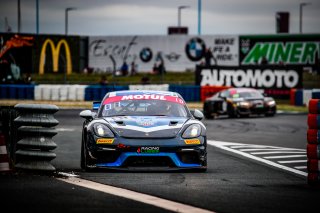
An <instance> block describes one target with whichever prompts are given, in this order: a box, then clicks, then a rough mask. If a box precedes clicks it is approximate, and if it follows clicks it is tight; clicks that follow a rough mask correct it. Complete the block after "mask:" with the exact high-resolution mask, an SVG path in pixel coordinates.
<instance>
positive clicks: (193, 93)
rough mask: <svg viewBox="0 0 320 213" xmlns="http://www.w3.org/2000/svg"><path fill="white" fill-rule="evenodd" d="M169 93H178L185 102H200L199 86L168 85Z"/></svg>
mask: <svg viewBox="0 0 320 213" xmlns="http://www.w3.org/2000/svg"><path fill="white" fill-rule="evenodd" d="M169 91H171V92H177V93H179V94H180V95H181V96H182V97H183V99H184V100H185V101H187V102H197V101H199V100H200V86H193V85H189V86H181V85H170V86H169Z"/></svg>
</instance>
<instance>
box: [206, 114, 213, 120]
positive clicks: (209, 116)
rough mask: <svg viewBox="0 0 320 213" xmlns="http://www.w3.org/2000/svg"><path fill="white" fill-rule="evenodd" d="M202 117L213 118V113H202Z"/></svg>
mask: <svg viewBox="0 0 320 213" xmlns="http://www.w3.org/2000/svg"><path fill="white" fill-rule="evenodd" d="M204 117H205V118H206V119H213V118H214V117H213V115H211V114H210V113H204Z"/></svg>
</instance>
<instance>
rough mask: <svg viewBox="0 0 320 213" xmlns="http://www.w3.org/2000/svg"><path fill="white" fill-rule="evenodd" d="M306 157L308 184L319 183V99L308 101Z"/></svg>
mask: <svg viewBox="0 0 320 213" xmlns="http://www.w3.org/2000/svg"><path fill="white" fill-rule="evenodd" d="M308 105H309V107H308V109H309V113H308V132H307V142H308V143H307V157H308V163H307V168H308V184H310V185H319V183H320V99H311V100H310V101H309V104H308Z"/></svg>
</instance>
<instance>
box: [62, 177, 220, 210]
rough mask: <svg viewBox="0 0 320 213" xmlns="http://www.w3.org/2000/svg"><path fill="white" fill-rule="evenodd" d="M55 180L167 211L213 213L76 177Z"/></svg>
mask: <svg viewBox="0 0 320 213" xmlns="http://www.w3.org/2000/svg"><path fill="white" fill-rule="evenodd" d="M57 179H58V180H61V181H63V182H66V183H70V184H73V185H77V186H81V187H85V188H88V189H93V190H97V191H100V192H104V193H107V194H110V195H115V196H118V197H123V198H126V199H130V200H134V201H138V202H141V203H145V204H148V205H152V206H156V207H159V208H162V209H166V210H169V211H174V212H183V213H209V212H211V213H214V212H213V211H209V210H206V209H201V208H198V207H194V206H190V205H185V204H182V203H177V202H174V201H170V200H166V199H163V198H159V197H156V196H152V195H147V194H143V193H140V192H134V191H131V190H128V189H123V188H119V187H114V186H110V185H104V184H101V183H96V182H93V181H89V180H84V179H81V178H77V177H68V178H57Z"/></svg>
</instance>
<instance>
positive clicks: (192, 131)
mask: <svg viewBox="0 0 320 213" xmlns="http://www.w3.org/2000/svg"><path fill="white" fill-rule="evenodd" d="M200 133H201V126H200V125H199V124H192V125H190V126H189V127H188V128H187V129H186V130H185V131H184V132H183V134H182V137H183V138H195V137H199V135H200Z"/></svg>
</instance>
